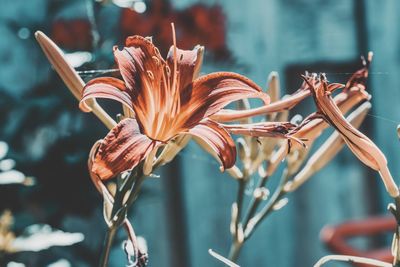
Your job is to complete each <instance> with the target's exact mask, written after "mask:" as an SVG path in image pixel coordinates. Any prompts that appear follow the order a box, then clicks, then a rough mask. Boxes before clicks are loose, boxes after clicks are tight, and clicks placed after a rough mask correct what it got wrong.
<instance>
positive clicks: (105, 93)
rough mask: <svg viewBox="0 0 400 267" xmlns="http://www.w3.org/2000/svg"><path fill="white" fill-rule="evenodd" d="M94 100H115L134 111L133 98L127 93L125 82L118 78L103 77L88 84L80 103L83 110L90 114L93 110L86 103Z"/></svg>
mask: <svg viewBox="0 0 400 267" xmlns="http://www.w3.org/2000/svg"><path fill="white" fill-rule="evenodd" d="M93 98H108V99H113V100H116V101H119V102H121V104H123V105H125V106H126V107H128V108H129V109H131V110H132V98H131V96H130V95H129V93H128V92H127V89H126V87H125V84H124V82H123V81H121V80H119V79H116V78H111V77H102V78H96V79H93V80H91V81H90V82H88V83H87V84H86V85H85V87H84V88H83V91H82V99H81V101H80V102H79V107H80V108H81V110H83V111H85V112H90V111H91V109H90V107H89V106H88V105H87V103H86V101H88V100H90V99H93Z"/></svg>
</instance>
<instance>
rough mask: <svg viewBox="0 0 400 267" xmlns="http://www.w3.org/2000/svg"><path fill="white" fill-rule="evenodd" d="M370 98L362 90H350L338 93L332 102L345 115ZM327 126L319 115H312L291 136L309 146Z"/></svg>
mask: <svg viewBox="0 0 400 267" xmlns="http://www.w3.org/2000/svg"><path fill="white" fill-rule="evenodd" d="M370 97H371V96H370V95H369V94H368V93H367V92H366V91H364V90H353V89H352V90H347V91H344V92H342V93H339V94H338V95H336V96H335V98H334V99H333V100H334V102H335V104H336V105H337V106H338V108H339V110H340V112H341V113H342V114H345V113H347V112H348V111H349V110H351V109H352V108H353V107H354V106H356V105H357V104H359V103H360V102H362V101H364V100H368V99H370ZM328 126H329V125H328V124H327V123H326V122H325V120H323V118H322V117H321V116H320V115H319V114H316V113H314V114H311V115H310V116H308V117H307V118H305V119H304V122H303V123H302V124H300V125H299V126H298V127H297V128H296V129H295V130H294V133H293V136H295V137H297V138H302V139H306V140H307V141H306V144H307V146H310V145H311V144H312V142H313V141H314V140H315V139H317V138H318V137H319V136H320V135H321V133H322V131H323V130H324V129H326V128H327V127H328Z"/></svg>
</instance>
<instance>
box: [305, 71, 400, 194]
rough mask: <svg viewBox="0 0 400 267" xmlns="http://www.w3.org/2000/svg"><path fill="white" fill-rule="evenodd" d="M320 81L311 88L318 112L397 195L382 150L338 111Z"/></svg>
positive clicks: (324, 81) (323, 83) (325, 83)
mask: <svg viewBox="0 0 400 267" xmlns="http://www.w3.org/2000/svg"><path fill="white" fill-rule="evenodd" d="M321 79H322V83H321V85H320V86H318V87H317V88H313V90H314V91H313V95H314V99H315V102H316V104H317V107H318V110H319V113H320V114H321V115H322V116H323V118H324V120H325V121H327V122H328V123H329V124H330V125H331V126H332V127H334V128H335V129H336V130H337V131H338V132H339V133H340V135H341V136H342V138H343V139H344V141H345V142H346V144H347V145H348V147H349V148H350V150H351V151H352V152H353V153H354V155H355V156H356V157H357V158H358V159H359V160H360V161H362V162H363V163H364V164H365V165H367V166H369V167H371V168H372V169H374V170H376V171H378V172H379V174H380V175H381V177H382V180H383V183H384V184H385V187H386V190H387V191H388V193H389V194H390V196H392V197H397V196H398V195H399V190H398V187H397V185H396V183H395V182H394V180H393V177H392V175H391V174H390V171H389V169H388V166H387V160H386V157H385V155H384V154H383V153H382V151H381V150H380V149H379V148H378V147H377V146H376V145H375V144H374V142H372V141H371V140H370V139H369V138H368V137H367V136H365V135H364V134H363V133H361V132H360V131H358V129H356V128H355V127H353V126H352V125H351V124H350V123H349V122H348V121H347V120H346V119H345V118H344V117H343V114H342V113H341V112H340V109H339V108H338V107H337V106H336V104H335V102H334V101H333V99H332V97H331V96H330V94H329V93H328V94H327V93H326V91H327V82H326V80H325V78H324V77H323V76H322V77H321Z"/></svg>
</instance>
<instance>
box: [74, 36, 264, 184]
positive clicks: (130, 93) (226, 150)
mask: <svg viewBox="0 0 400 267" xmlns="http://www.w3.org/2000/svg"><path fill="white" fill-rule="evenodd" d="M173 39H174V45H173V46H172V47H171V49H170V51H169V53H168V56H167V59H166V60H164V59H163V58H162V57H161V55H160V54H159V52H158V49H157V48H156V47H155V46H154V45H153V43H152V42H151V40H150V39H148V38H143V37H141V36H132V37H129V38H127V40H126V47H124V48H123V50H119V49H117V48H115V49H114V55H115V59H116V62H117V64H118V67H119V69H120V72H121V75H122V78H123V80H119V79H116V78H111V77H103V78H96V79H93V80H91V81H90V82H89V83H88V84H87V85H86V86H85V88H84V90H83V95H82V100H81V102H80V107H81V109H82V110H84V111H90V110H91V108H90V106H88V105H86V103H87V101H91V100H93V99H94V98H109V99H113V100H116V101H119V102H121V103H122V104H123V105H124V106H125V107H126V108H127V109H129V110H130V111H131V115H134V118H133V117H130V118H125V119H123V120H122V121H121V122H120V123H119V124H118V125H117V126H115V127H114V128H113V129H112V130H111V131H110V132H109V134H108V135H107V136H106V137H105V138H104V140H103V141H102V143H101V144H100V146H99V147H98V151H97V153H96V156H95V159H94V162H93V166H92V170H91V171H92V172H94V173H96V174H97V175H98V176H99V177H101V179H108V178H111V177H113V176H115V175H116V174H118V173H121V172H122V171H125V170H129V169H132V168H133V167H135V166H136V165H137V164H138V163H139V162H140V161H141V160H142V159H144V158H146V157H148V158H149V159H150V160H149V162H150V165H152V164H153V158H154V156H155V155H156V152H157V149H158V148H159V147H160V146H163V145H165V144H167V143H168V142H169V141H170V140H172V139H174V138H176V137H177V136H180V135H191V136H194V137H196V138H197V139H198V141H199V142H201V143H203V144H204V146H205V147H207V148H208V149H209V150H211V151H212V152H213V153H214V154H216V155H217V156H218V158H219V159H220V161H221V163H222V166H223V168H230V167H232V166H233V164H234V162H235V158H236V149H235V144H234V142H233V140H232V138H231V136H230V134H229V133H228V131H227V130H226V129H225V128H224V127H222V126H221V125H220V124H218V123H217V122H215V121H213V120H211V119H209V117H210V116H211V115H213V114H215V113H216V112H218V111H219V110H221V109H222V108H223V107H224V106H226V105H227V104H229V103H231V102H233V101H236V100H239V99H242V98H251V97H256V98H261V99H263V100H264V102H265V103H266V104H268V103H269V97H268V95H267V94H265V93H263V92H262V90H261V88H259V87H258V86H257V85H256V84H254V83H253V82H252V81H250V80H249V79H247V78H245V77H244V76H241V75H239V74H235V73H229V72H218V73H212V74H208V75H205V76H202V77H200V78H198V79H195V80H194V81H193V78H194V77H195V76H196V73H197V72H198V71H199V69H200V66H201V61H202V55H203V47H201V46H196V47H195V48H194V49H193V50H191V51H188V50H180V49H178V48H177V47H176V41H175V35H174V38H173ZM145 165H146V164H145ZM144 169H145V170H146V169H148V168H146V166H145V167H144ZM150 171H151V167H150Z"/></svg>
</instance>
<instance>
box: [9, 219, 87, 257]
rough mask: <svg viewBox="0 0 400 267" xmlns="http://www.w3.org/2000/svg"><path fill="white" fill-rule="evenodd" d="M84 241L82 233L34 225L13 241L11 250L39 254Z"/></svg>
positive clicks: (44, 225)
mask: <svg viewBox="0 0 400 267" xmlns="http://www.w3.org/2000/svg"><path fill="white" fill-rule="evenodd" d="M83 239H84V236H83V234H82V233H67V232H63V231H61V230H57V229H53V228H51V227H50V226H49V225H46V224H34V225H31V226H29V227H27V228H26V229H25V231H24V233H23V235H21V236H19V237H17V238H16V239H15V240H14V241H13V243H12V245H11V249H12V250H13V251H14V252H21V251H35V252H37V251H41V250H45V249H48V248H50V247H53V246H71V245H73V244H76V243H79V242H81V241H83Z"/></svg>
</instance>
